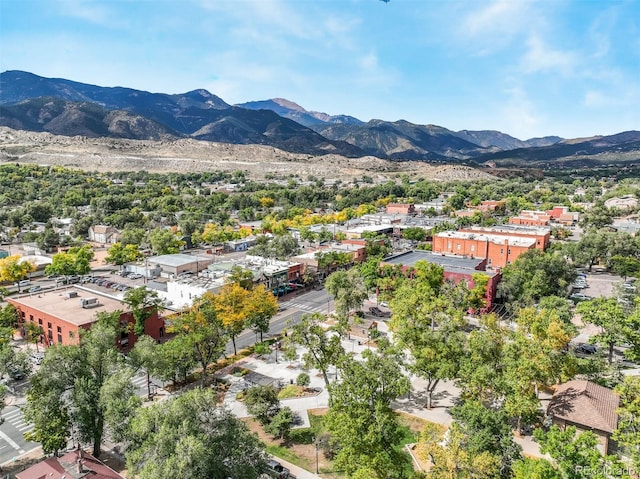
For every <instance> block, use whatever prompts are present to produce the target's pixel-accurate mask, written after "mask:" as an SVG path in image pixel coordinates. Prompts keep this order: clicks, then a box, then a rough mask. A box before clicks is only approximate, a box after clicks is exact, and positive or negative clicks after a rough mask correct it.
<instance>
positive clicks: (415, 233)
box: [402, 226, 427, 241]
mask: <svg viewBox="0 0 640 479" xmlns="http://www.w3.org/2000/svg"><path fill="white" fill-rule="evenodd" d="M402 237H403V238H405V239H408V240H412V241H424V240H425V238H426V237H427V231H426V230H425V229H424V228H420V227H417V226H416V227H411V228H405V229H403V230H402Z"/></svg>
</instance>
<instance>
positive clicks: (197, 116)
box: [0, 71, 640, 165]
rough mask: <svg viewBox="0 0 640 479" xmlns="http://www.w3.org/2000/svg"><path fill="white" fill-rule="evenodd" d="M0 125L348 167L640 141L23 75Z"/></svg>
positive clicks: (614, 154) (557, 158)
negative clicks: (532, 133) (209, 144)
mask: <svg viewBox="0 0 640 479" xmlns="http://www.w3.org/2000/svg"><path fill="white" fill-rule="evenodd" d="M0 126H7V127H10V128H13V129H18V130H28V131H46V132H49V133H53V134H58V135H66V136H77V135H80V136H85V137H113V138H127V139H141V140H175V139H179V138H193V139H197V140H204V141H213V142H220V143H231V144H238V145H249V144H254V145H266V146H272V147H274V148H278V149H281V150H284V151H288V152H292V153H304V154H309V155H323V154H328V153H332V154H337V155H342V156H346V157H351V158H357V157H362V156H376V157H378V158H382V159H389V160H397V161H402V160H422V161H433V162H465V163H476V162H479V163H495V164H508V165H523V164H531V165H539V164H547V163H554V162H562V163H567V162H568V163H576V162H577V163H581V164H593V163H599V162H603V161H606V162H607V163H611V162H616V161H618V160H617V159H616V158H619V160H620V161H621V162H629V161H638V160H639V159H640V132H638V131H631V132H624V133H620V134H618V135H612V136H607V137H593V138H584V139H570V140H563V139H562V138H560V137H557V136H550V137H544V138H532V139H529V140H525V141H523V140H519V139H517V138H514V137H512V136H510V135H507V134H505V133H501V132H499V131H490V130H487V131H469V130H461V131H457V132H456V131H451V130H448V129H446V128H443V127H440V126H436V125H417V124H413V123H410V122H407V121H404V120H400V121H394V122H389V121H383V120H370V121H368V122H364V121H361V120H359V119H357V118H354V117H352V116H349V115H335V116H333V115H328V114H326V113H321V112H315V111H307V110H305V109H304V108H303V107H301V106H300V105H298V104H296V103H294V102H292V101H289V100H285V99H282V98H276V99H271V100H263V101H252V102H248V103H242V104H238V105H230V104H228V103H226V102H225V101H224V100H222V99H221V98H220V97H218V96H216V95H214V94H212V93H210V92H208V91H207V90H203V89H198V90H193V91H190V92H187V93H182V94H165V93H150V92H146V91H141V90H135V89H131V88H123V87H101V86H96V85H90V84H86V83H79V82H75V81H72V80H66V79H60V78H45V77H41V76H38V75H35V74H32V73H29V72H23V71H6V72H3V73H1V74H0Z"/></svg>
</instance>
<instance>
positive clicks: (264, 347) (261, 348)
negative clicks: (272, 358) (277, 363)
mask: <svg viewBox="0 0 640 479" xmlns="http://www.w3.org/2000/svg"><path fill="white" fill-rule="evenodd" d="M254 351H255V353H256V354H260V355H263V354H269V352H270V351H271V350H270V349H269V345H268V344H267V343H258V344H256V346H255V348H254Z"/></svg>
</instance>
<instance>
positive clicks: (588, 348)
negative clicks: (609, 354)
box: [576, 343, 598, 354]
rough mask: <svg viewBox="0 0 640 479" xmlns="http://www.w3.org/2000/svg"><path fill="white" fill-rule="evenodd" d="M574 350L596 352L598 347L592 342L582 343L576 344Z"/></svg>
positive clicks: (583, 352) (585, 352)
mask: <svg viewBox="0 0 640 479" xmlns="http://www.w3.org/2000/svg"><path fill="white" fill-rule="evenodd" d="M576 352H578V353H582V354H596V353H597V352H598V348H597V347H596V346H594V345H593V344H588V343H583V344H579V345H578V346H576Z"/></svg>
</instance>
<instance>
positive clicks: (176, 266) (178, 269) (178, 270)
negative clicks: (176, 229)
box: [146, 254, 214, 278]
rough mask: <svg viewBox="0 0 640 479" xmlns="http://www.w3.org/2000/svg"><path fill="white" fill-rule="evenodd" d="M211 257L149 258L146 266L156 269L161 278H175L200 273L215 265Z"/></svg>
mask: <svg viewBox="0 0 640 479" xmlns="http://www.w3.org/2000/svg"><path fill="white" fill-rule="evenodd" d="M213 259H214V258H213V256H211V255H189V254H165V255H162V256H151V257H149V258H147V260H146V264H147V265H149V266H151V267H152V268H153V267H156V268H157V269H159V271H160V276H163V277H165V278H169V277H175V276H178V275H179V274H183V273H198V272H200V271H202V270H204V269H206V268H207V266H209V265H210V264H211V263H213Z"/></svg>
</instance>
